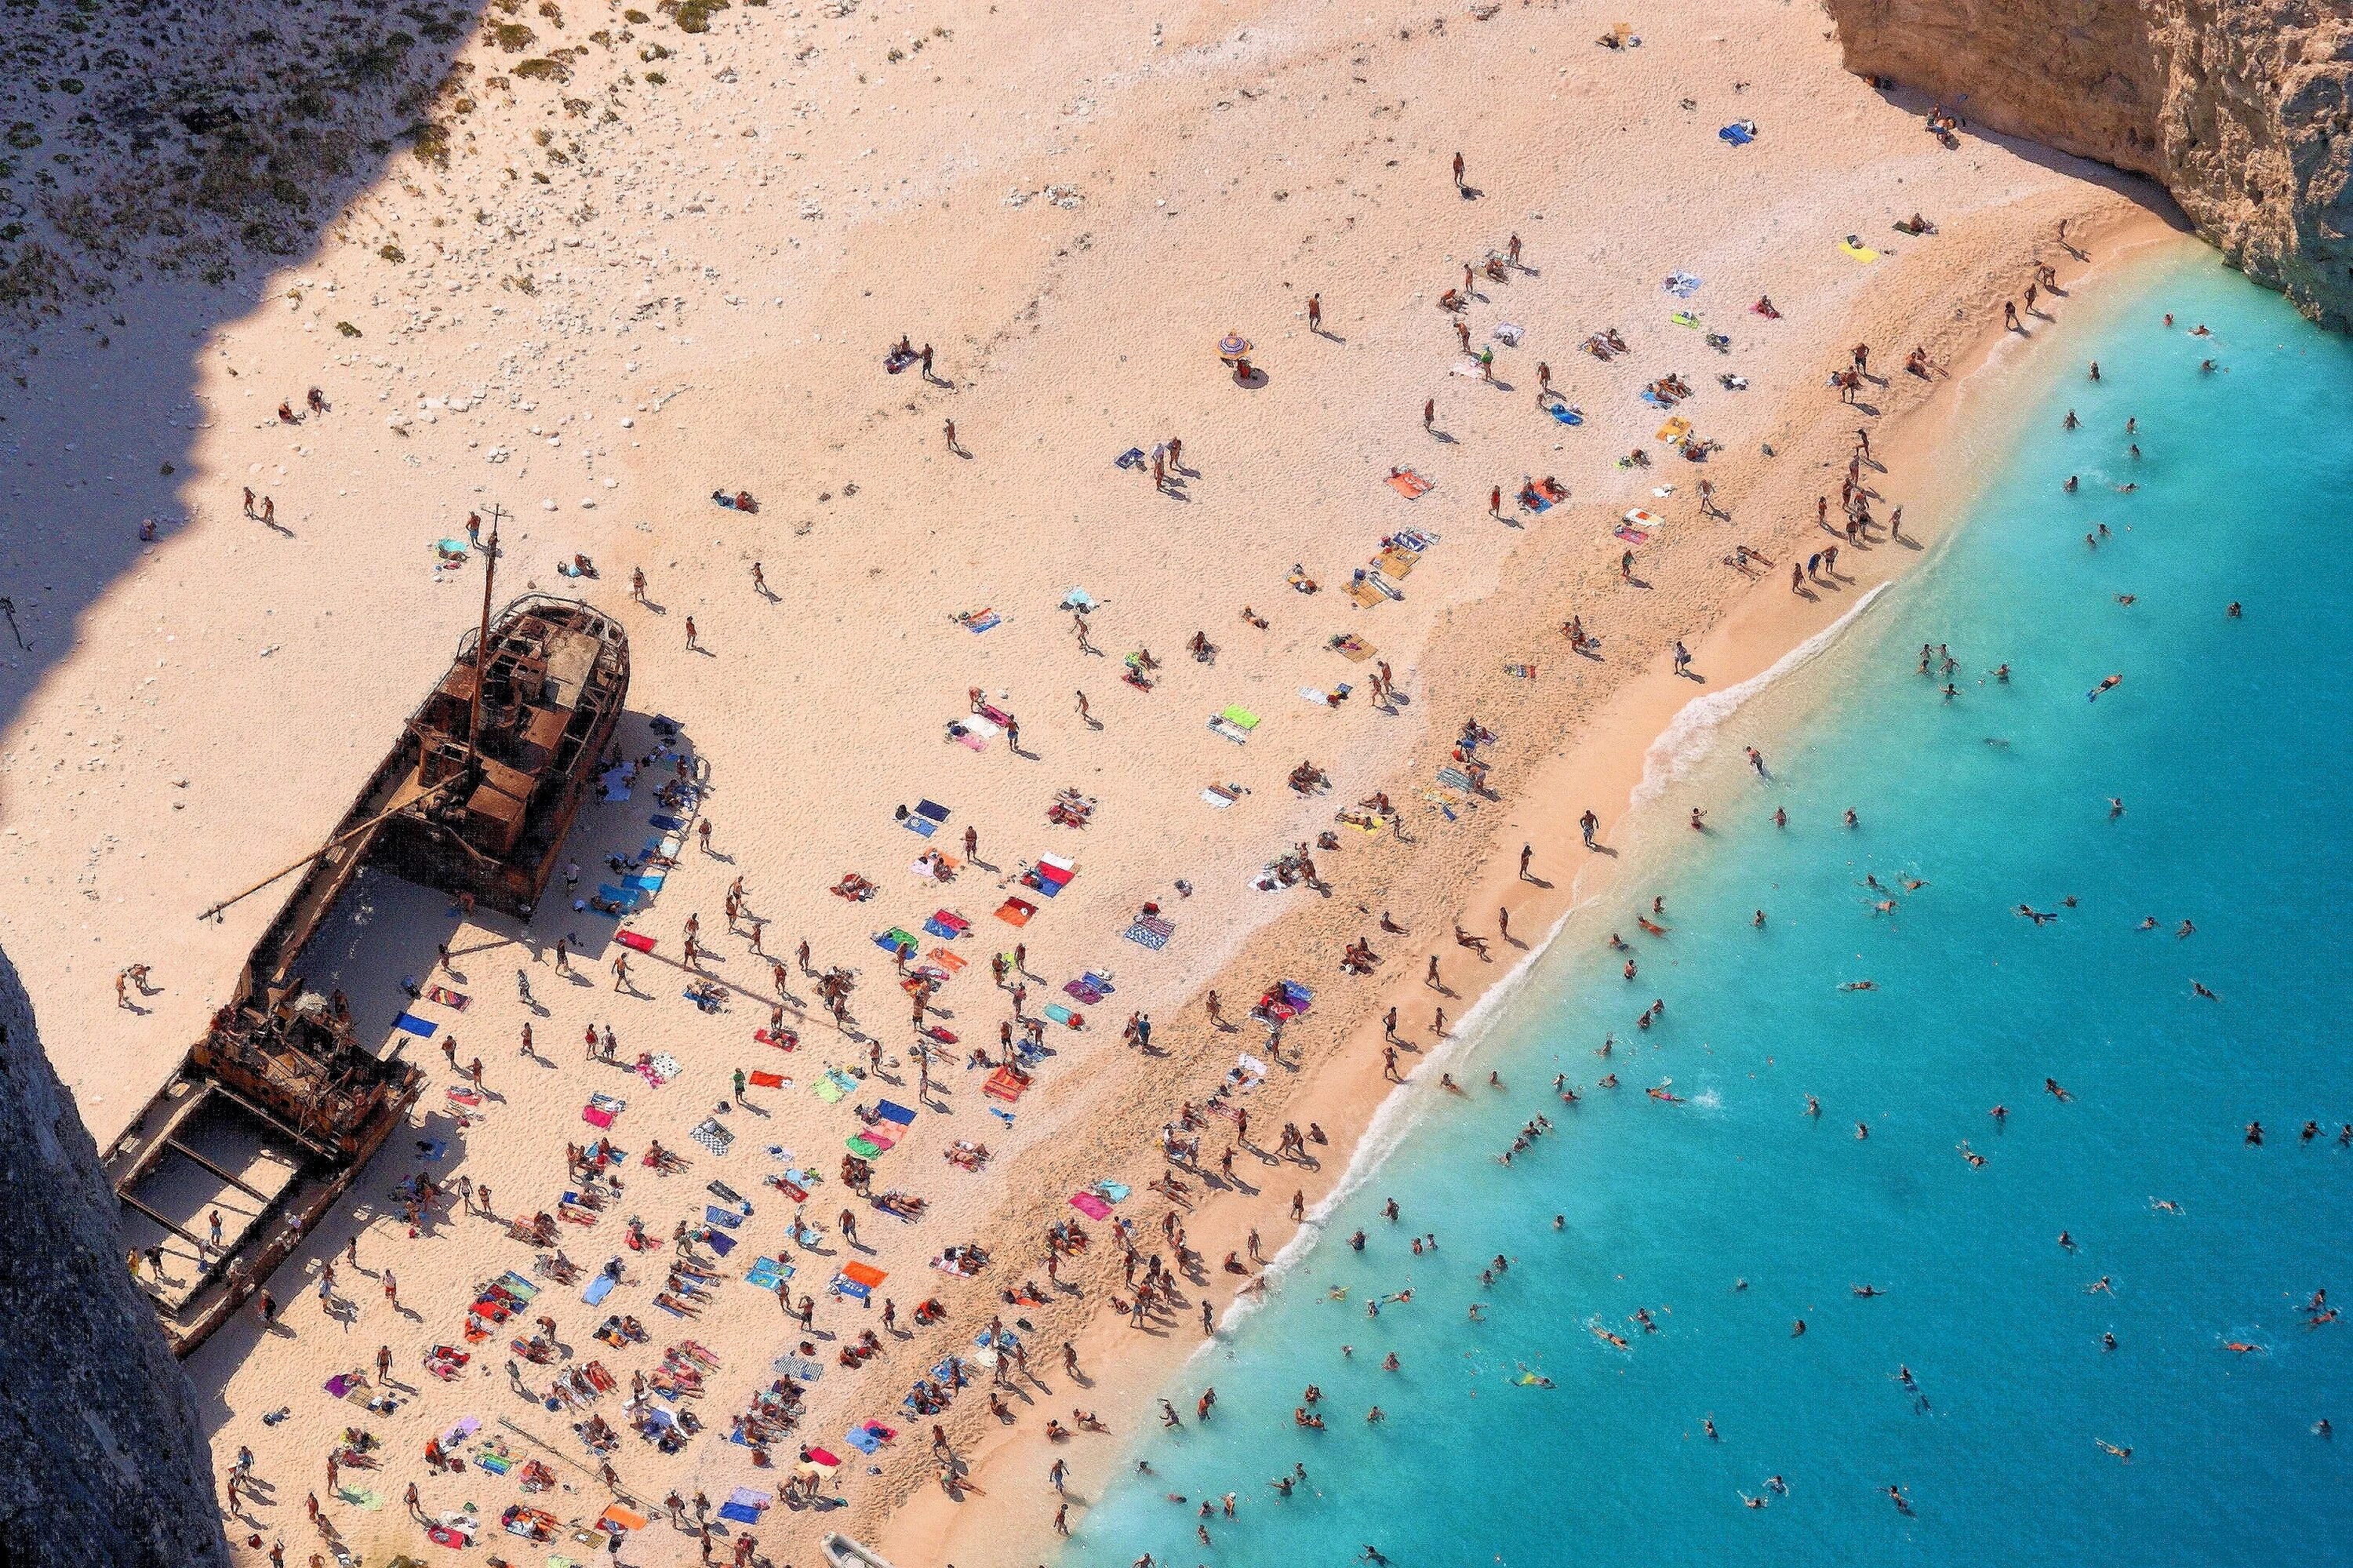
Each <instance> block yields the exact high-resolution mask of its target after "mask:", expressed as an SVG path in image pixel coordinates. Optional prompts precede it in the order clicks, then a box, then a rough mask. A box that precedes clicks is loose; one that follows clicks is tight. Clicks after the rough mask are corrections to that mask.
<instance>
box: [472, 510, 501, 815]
mask: <svg viewBox="0 0 2353 1568" xmlns="http://www.w3.org/2000/svg"><path fill="white" fill-rule="evenodd" d="M505 518H506V509H505V508H504V507H501V506H500V505H498V504H497V503H492V504H491V543H490V547H489V548H488V549H487V550H485V551H484V552H483V553H482V565H483V570H482V626H481V630H480V632H479V633H478V634H477V635H476V636H475V638H474V702H473V707H472V710H471V711H470V713H469V714H468V715H467V717H466V771H467V772H468V773H472V772H473V771H474V768H475V765H476V763H477V761H478V760H479V759H480V747H481V737H482V680H483V675H484V673H485V671H487V669H488V668H489V665H490V658H491V585H492V584H494V583H496V582H497V581H498V579H499V524H501V522H503V521H504V520H505Z"/></svg>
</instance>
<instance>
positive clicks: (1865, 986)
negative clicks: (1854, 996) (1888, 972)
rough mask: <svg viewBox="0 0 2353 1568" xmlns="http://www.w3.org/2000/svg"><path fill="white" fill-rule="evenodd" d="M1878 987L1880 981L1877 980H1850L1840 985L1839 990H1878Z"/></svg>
mask: <svg viewBox="0 0 2353 1568" xmlns="http://www.w3.org/2000/svg"><path fill="white" fill-rule="evenodd" d="M1878 989H1879V982H1878V981H1877V980H1849V981H1847V982H1846V983H1845V984H1844V985H1841V987H1839V990H1841V991H1877V990H1878Z"/></svg>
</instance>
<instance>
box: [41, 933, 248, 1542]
mask: <svg viewBox="0 0 2353 1568" xmlns="http://www.w3.org/2000/svg"><path fill="white" fill-rule="evenodd" d="M0 1225H5V1232H0V1247H5V1249H6V1251H5V1257H0V1558H5V1561H6V1562H8V1563H11V1564H16V1563H27V1564H34V1563H37V1564H41V1565H42V1568H47V1565H49V1564H53V1563H54V1564H58V1565H60V1568H63V1565H64V1564H69V1563H70V1564H73V1565H75V1568H85V1565H87V1564H92V1563H106V1564H110V1565H115V1564H119V1565H121V1568H227V1564H228V1548H227V1542H224V1541H223V1539H222V1537H221V1525H220V1511H219V1509H218V1507H217V1505H216V1502H215V1500H214V1498H213V1489H212V1463H211V1452H210V1450H209V1448H208V1447H207V1446H206V1442H205V1434H204V1429H203V1427H202V1426H201V1425H199V1424H198V1422H197V1420H196V1404H195V1393H194V1392H193V1391H192V1390H191V1389H190V1388H189V1386H188V1380H187V1378H186V1376H185V1374H184V1373H183V1372H181V1371H180V1363H179V1362H177V1361H174V1360H173V1359H172V1352H171V1351H170V1349H169V1348H168V1347H166V1346H165V1344H164V1335H163V1331H162V1330H161V1329H159V1328H158V1327H157V1325H156V1322H155V1312H154V1308H153V1307H152V1306H151V1305H149V1303H148V1300H147V1298H146V1297H145V1296H144V1295H142V1293H141V1292H140V1290H139V1287H137V1286H136V1285H134V1284H133V1283H132V1280H131V1277H130V1276H129V1275H128V1274H127V1273H126V1272H125V1270H124V1268H123V1253H122V1241H121V1235H120V1234H119V1233H118V1231H117V1229H116V1226H115V1203H114V1199H113V1196H112V1194H111V1193H110V1192H108V1191H107V1188H106V1183H105V1181H104V1179H103V1178H102V1177H101V1176H100V1174H99V1167H98V1150H97V1149H96V1147H95V1146H93V1145H92V1144H91V1142H90V1133H89V1130H88V1129H87V1128H84V1127H83V1126H82V1124H81V1117H80V1116H79V1113H77V1112H76V1111H75V1109H74V1106H73V1101H72V1100H71V1099H70V1098H69V1097H68V1096H67V1094H66V1092H65V1089H64V1087H63V1086H61V1085H59V1084H58V1078H57V1075H56V1074H55V1073H54V1072H52V1071H51V1070H50V1068H49V1059H48V1056H47V1054H46V1053H44V1052H43V1051H42V1049H41V1041H40V1036H39V1035H38V1034H37V1033H36V1032H35V1030H34V1027H33V1008H32V1003H31V1002H30V1001H27V1000H26V996H25V988H24V987H23V985H21V984H20V983H18V981H17V979H16V970H15V969H13V968H12V967H10V965H9V963H8V961H7V959H5V957H0Z"/></svg>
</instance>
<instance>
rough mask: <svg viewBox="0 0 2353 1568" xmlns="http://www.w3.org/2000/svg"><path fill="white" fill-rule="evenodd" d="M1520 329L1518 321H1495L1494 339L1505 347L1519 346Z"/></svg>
mask: <svg viewBox="0 0 2353 1568" xmlns="http://www.w3.org/2000/svg"><path fill="white" fill-rule="evenodd" d="M1521 330H1522V329H1521V327H1520V323H1517V322H1497V323H1495V341H1496V342H1497V343H1500V344H1503V345H1504V347H1506V348H1517V347H1519V346H1520V335H1521Z"/></svg>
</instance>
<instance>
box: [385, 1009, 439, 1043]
mask: <svg viewBox="0 0 2353 1568" xmlns="http://www.w3.org/2000/svg"><path fill="white" fill-rule="evenodd" d="M392 1026H393V1027H394V1028H395V1029H397V1030H399V1031H400V1032H401V1033H403V1034H415V1035H417V1036H418V1037H420V1038H422V1039H426V1040H430V1039H432V1038H433V1032H434V1031H435V1030H436V1029H438V1028H440V1027H441V1026H440V1025H439V1024H438V1023H435V1022H432V1021H431V1020H429V1019H424V1018H419V1017H417V1014H415V1013H413V1012H404V1013H402V1014H400V1015H399V1016H398V1017H396V1018H395V1019H394V1020H393V1021H392Z"/></svg>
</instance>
